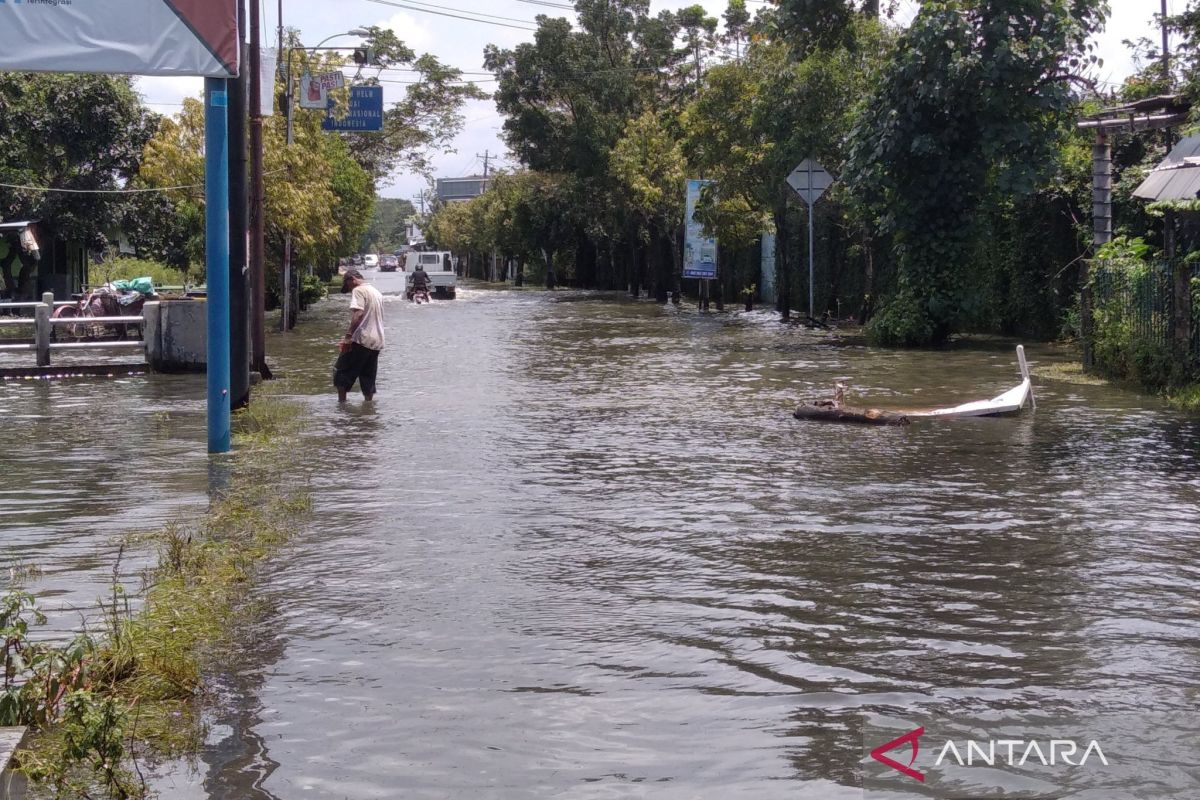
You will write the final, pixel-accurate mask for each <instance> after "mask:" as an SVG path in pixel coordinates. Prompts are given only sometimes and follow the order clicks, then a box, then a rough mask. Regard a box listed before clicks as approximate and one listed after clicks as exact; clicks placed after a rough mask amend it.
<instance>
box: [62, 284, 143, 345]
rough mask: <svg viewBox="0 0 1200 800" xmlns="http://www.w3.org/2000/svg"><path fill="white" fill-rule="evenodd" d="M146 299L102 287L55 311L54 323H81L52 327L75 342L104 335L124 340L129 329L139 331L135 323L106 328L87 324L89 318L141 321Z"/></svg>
mask: <svg viewBox="0 0 1200 800" xmlns="http://www.w3.org/2000/svg"><path fill="white" fill-rule="evenodd" d="M146 298H147V295H145V294H143V293H142V292H139V291H136V290H133V289H130V290H121V289H117V288H116V287H114V286H112V285H111V284H105V285H104V286H98V287H96V288H95V289H92V290H91V291H89V292H88V293H87V294H85V295H83V296H81V297H80V298H79V299H78V300H77V301H76V302H75V303H74V304H72V305H66V306H59V307H58V308H56V309H55V310H54V314H53V316H54V318H55V319H74V318H78V319H79V320H80V321H79V322H78V323H75V324H71V325H62V326H55V329H56V330H63V331H64V332H65V333H67V334H68V335H69V336H72V337H74V338H76V339H83V338H98V337H100V336H104V335H105V334H109V333H112V334H115V335H117V336H118V337H120V338H122V339H125V338H128V337H129V332H130V329H131V328H139V327H140V326H141V324H140V323H137V322H118V323H116V324H108V323H103V322H87V319H88V318H89V317H140V316H141V315H142V306H144V305H145V304H146Z"/></svg>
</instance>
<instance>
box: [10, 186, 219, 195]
mask: <svg viewBox="0 0 1200 800" xmlns="http://www.w3.org/2000/svg"><path fill="white" fill-rule="evenodd" d="M203 186H204V184H203V183H193V184H188V185H186V186H160V187H158V188H155V189H55V188H53V187H50V186H18V185H17V184H15V183H0V188H4V189H21V190H24V191H27V192H58V193H62V194H146V193H148V192H174V191H178V190H180V189H199V188H201V187H203Z"/></svg>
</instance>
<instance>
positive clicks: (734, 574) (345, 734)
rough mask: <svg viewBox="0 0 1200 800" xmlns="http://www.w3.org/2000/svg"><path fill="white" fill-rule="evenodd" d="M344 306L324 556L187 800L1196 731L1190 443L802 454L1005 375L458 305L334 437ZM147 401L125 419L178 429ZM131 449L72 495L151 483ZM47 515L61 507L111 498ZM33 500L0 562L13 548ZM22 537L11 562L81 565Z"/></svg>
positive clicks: (1042, 415) (998, 367)
mask: <svg viewBox="0 0 1200 800" xmlns="http://www.w3.org/2000/svg"><path fill="white" fill-rule="evenodd" d="M567 300H570V301H571V302H565V301H567ZM345 303H346V301H345V298H334V299H333V300H331V301H330V302H329V303H327V304H325V305H324V306H322V307H321V308H319V309H317V310H316V311H315V312H314V314H313V315H312V319H310V320H309V321H307V322H306V323H305V324H304V326H303V327H302V328H300V329H299V330H298V331H297V332H295V333H294V334H292V335H290V336H289V337H288V338H287V340H286V342H282V343H280V344H279V345H278V347H277V352H278V354H279V361H280V366H281V367H282V368H283V369H284V370H286V371H287V372H288V373H289V375H291V376H293V377H295V378H297V379H299V380H300V381H301V382H303V383H305V384H307V385H308V386H310V387H311V389H310V390H311V396H308V397H306V398H305V402H307V403H309V404H310V407H311V408H312V410H313V414H312V418H311V422H312V427H311V432H310V433H309V435H308V436H307V437H306V438H305V440H304V446H303V447H301V448H298V449H297V453H296V456H297V458H296V461H297V468H300V469H303V470H304V471H305V472H306V473H311V475H312V478H311V483H312V493H313V496H314V500H315V503H316V511H315V519H314V522H313V525H312V526H311V529H310V530H308V531H307V532H305V534H304V535H303V536H302V537H301V538H300V541H299V542H298V544H296V545H295V547H294V549H293V550H292V551H291V552H289V553H288V554H287V555H286V556H285V557H281V558H279V559H277V560H276V561H275V563H273V564H272V565H270V567H269V569H268V571H267V572H266V574H264V575H263V576H262V581H261V586H260V593H261V597H262V599H263V600H265V601H267V602H269V605H270V607H271V608H272V609H273V612H272V613H271V614H269V615H268V617H267V618H266V619H265V620H264V622H263V626H262V628H261V630H256V631H252V632H250V633H248V635H250V636H251V637H252V641H253V642H254V643H255V644H254V645H253V646H250V647H247V648H246V649H245V652H246V653H247V659H248V660H247V663H245V664H243V665H240V666H239V668H238V670H237V672H236V673H235V674H232V675H229V676H223V677H222V684H221V685H222V686H223V687H224V689H223V691H226V692H227V693H228V695H229V697H230V698H231V702H230V705H231V706H232V707H231V708H230V709H229V710H228V711H226V712H224V713H223V714H221V715H219V721H220V727H218V728H215V729H214V731H215V734H214V737H213V738H212V741H213V745H212V746H211V748H210V749H209V751H208V752H206V753H205V754H204V758H203V762H202V763H201V765H200V768H199V771H198V772H197V773H196V774H195V775H193V776H191V777H189V776H188V775H187V773H186V770H180V771H177V772H176V773H174V774H173V775H172V776H171V777H170V782H169V784H164V785H169V787H170V791H171V796H179V797H187V796H196V797H205V796H211V797H278V798H291V797H296V796H300V795H301V794H304V795H305V796H313V797H351V798H375V797H380V798H383V797H397V796H404V797H540V796H570V797H596V798H600V797H614V798H627V797H654V798H659V797H664V798H675V797H679V798H684V797H688V798H690V797H705V798H707V797H714V798H716V797H721V798H724V797H754V798H765V797H781V798H782V797H788V798H796V797H804V798H835V799H836V798H851V797H854V798H858V797H860V790H859V789H858V788H857V785H858V783H859V782H860V780H861V776H860V773H859V772H858V770H857V765H858V759H859V757H860V752H861V741H860V738H859V723H858V719H859V713H860V712H861V711H863V710H870V711H876V712H881V713H889V714H892V715H893V716H903V714H904V713H905V712H909V713H916V712H917V711H918V710H919V711H921V712H923V713H931V714H936V713H943V714H944V713H966V712H977V711H981V710H987V709H1033V708H1039V709H1045V710H1047V711H1058V710H1061V711H1064V712H1065V711H1068V710H1083V709H1091V710H1097V709H1102V710H1106V711H1120V710H1142V709H1157V710H1164V711H1171V710H1175V711H1179V710H1186V709H1191V708H1192V707H1194V703H1195V696H1194V687H1195V686H1196V685H1197V679H1198V678H1200V663H1198V659H1197V652H1196V648H1195V641H1196V639H1197V636H1198V635H1200V620H1198V614H1197V612H1198V608H1197V605H1196V602H1195V599H1194V587H1195V585H1196V579H1197V577H1198V576H1197V571H1198V568H1197V567H1196V566H1195V565H1194V564H1195V559H1194V553H1195V551H1196V548H1197V545H1198V544H1200V541H1198V540H1200V526H1198V525H1197V523H1196V518H1197V517H1196V505H1197V500H1198V499H1200V469H1198V465H1197V461H1196V453H1197V444H1198V443H1200V425H1198V424H1197V423H1196V422H1195V421H1190V420H1187V419H1183V418H1179V417H1176V416H1173V415H1171V414H1170V413H1168V412H1166V411H1164V410H1162V409H1160V408H1158V407H1157V406H1155V405H1153V404H1152V403H1150V402H1148V401H1144V400H1142V399H1140V398H1137V397H1135V396H1133V395H1130V394H1126V393H1122V392H1117V391H1114V390H1110V389H1106V388H1102V387H1092V386H1076V385H1068V384H1061V383H1044V384H1038V385H1037V386H1036V388H1037V391H1038V396H1039V410H1038V412H1037V413H1036V414H1033V415H1026V416H1023V417H1018V418H1011V419H977V420H961V421H948V422H941V423H938V422H932V421H930V422H921V423H917V424H914V425H911V426H909V427H907V428H899V429H897V428H888V429H868V428H859V427H853V426H848V427H843V426H825V425H815V424H807V425H806V424H803V423H798V422H796V421H794V420H792V419H791V417H790V415H789V412H790V410H791V408H792V406H793V405H794V404H795V402H796V401H797V399H799V398H802V397H807V396H814V395H821V396H824V395H827V394H828V393H829V387H831V386H832V383H833V381H834V380H835V379H836V378H840V377H843V376H851V377H852V391H855V392H859V393H862V394H863V395H865V396H867V397H869V398H870V399H871V401H872V402H873V403H876V404H883V405H890V406H892V407H904V406H919V405H940V404H951V403H957V402H961V401H964V400H969V399H976V398H978V397H981V396H982V397H990V396H993V395H995V394H997V393H999V392H1000V391H1002V390H1004V389H1006V388H1008V387H1009V386H1011V385H1013V384H1015V382H1016V379H1017V377H1016V375H1017V373H1016V365H1015V361H1014V356H1013V353H1012V349H1011V347H1010V346H1008V345H1007V344H1005V345H1003V346H997V347H995V348H990V347H989V348H973V349H956V350H950V351H946V352H939V353H897V352H891V351H876V350H872V349H869V348H866V347H863V346H861V345H855V344H847V343H844V342H839V341H837V340H835V339H831V338H829V337H828V336H826V335H824V334H819V333H814V332H809V331H806V330H804V329H798V328H786V327H782V326H780V325H779V324H778V323H776V322H774V321H773V320H772V318H771V316H770V315H768V314H760V313H750V314H744V313H731V314H727V315H716V314H713V315H700V314H698V313H696V312H695V311H694V310H690V309H682V310H679V309H675V308H670V307H668V308H661V307H659V306H657V305H654V304H647V303H633V302H623V301H621V300H619V299H618V298H615V297H613V296H599V295H589V294H580V293H575V294H566V293H560V294H556V295H554V296H547V295H542V294H538V293H516V292H507V293H505V292H472V291H463V292H461V293H460V299H459V300H457V301H453V302H440V303H433V304H431V305H428V306H421V307H413V306H411V305H409V304H407V303H405V302H404V301H403V300H402V299H400V298H398V297H395V298H392V297H389V298H388V303H387V314H388V337H389V340H388V348H387V350H386V351H385V353H384V356H383V359H382V361H381V365H380V393H379V396H378V398H377V400H376V402H375V404H374V406H373V407H364V406H363V404H362V402H361V399H357V398H352V400H351V402H350V403H349V404H348V405H347V407H345V408H341V409H339V408H338V407H337V405H336V402H335V400H334V398H333V395H332V393H331V392H330V391H329V390H328V389H327V387H326V384H327V383H328V381H329V369H330V365H331V363H332V360H333V355H334V353H333V347H332V345H333V342H334V341H335V340H336V338H337V335H338V332H339V329H340V328H341V327H342V326H343V325H344V324H345V323H344V320H345V314H346V308H345ZM1031 356H1032V358H1033V360H1034V361H1035V362H1037V361H1038V360H1039V359H1040V360H1043V361H1044V360H1046V359H1055V358H1062V357H1065V356H1059V355H1057V354H1055V353H1054V352H1053V351H1050V350H1047V349H1044V348H1037V347H1034V348H1031ZM139 380H140V381H141V382H140V383H139V384H138V387H139V388H137V389H136V393H138V394H139V396H138V397H137V399H136V400H134V399H130V400H128V401H127V402H128V403H129V404H130V406H131V407H137V408H140V407H141V406H142V405H143V404H146V403H148V402H153V401H152V400H151V399H150V398H148V397H147V395H149V394H152V393H154V392H161V391H164V390H162V389H158V388H152V387H158V386H160V384H159V379H157V378H155V379H139ZM11 391H12V390H11V389H10V388H9V387H4V388H3V389H0V392H4V393H3V394H0V403H3V404H4V407H5V410H6V412H7V411H8V409H10V408H11V409H18V408H19V409H21V411H22V413H31V414H34V415H38V414H43V415H46V414H49V413H50V412H49V410H48V407H56V406H57V405H58V404H60V403H62V402H63V396H62V392H61V391H60V390H59V389H57V388H54V387H51V389H50V390H49V391H50V392H51V393H52V394H51V396H49V397H46V398H42V399H39V398H38V397H37V396H35V395H33V394H32V393H34V392H37V391H43V392H45V391H47V390H46V389H40V390H39V389H34V388H32V387H29V388H26V387H22V388H21V390H20V391H21V392H24V393H25V394H23V395H20V396H19V397H18V396H15V395H13V394H11ZM112 391H113V393H114V396H115V397H123V396H128V395H121V394H120V393H119V392H117V391H116V390H115V389H113V390H112ZM200 395H201V393H199V392H197V393H196V395H194V396H195V397H199V396H200ZM130 397H132V396H130ZM158 402H161V403H163V404H164V405H166V406H169V407H170V408H176V407H177V406H178V405H179V404H181V403H184V401H183V400H181V399H175V400H170V399H168V398H167V397H160V398H159V400H158ZM39 403H40V404H41V405H40V406H39ZM39 407H40V408H41V409H42V410H41V411H38V410H37V409H38V408H39ZM30 409H33V410H30ZM130 413H134V412H132V411H130ZM138 413H141V412H138ZM172 413H175V412H172ZM191 413H192V416H193V417H195V414H196V413H197V412H196V411H195V409H193V410H192V412H191ZM39 440H40V439H39ZM33 441H35V440H34V439H24V440H23V442H24V443H23V445H22V447H21V448H20V458H22V459H26V460H24V461H22V462H21V463H22V467H21V470H22V474H24V475H25V476H26V477H25V482H26V483H29V482H30V481H31V480H32V478H33V476H34V475H35V474H36V470H35V468H34V467H33V464H34V463H36V461H37V459H36V453H33V452H30V451H31V450H32V447H31V445H32V443H33ZM202 442H203V428H202V423H199V422H196V420H195V419H192V429H191V430H189V433H188V436H187V437H182V438H179V437H176V438H171V437H167V438H166V439H165V444H164V443H163V442H156V443H157V444H159V445H160V446H165V447H167V448H168V449H169V450H170V452H171V455H170V458H169V459H166V458H164V463H162V464H159V465H158V466H157V467H156V469H154V470H151V469H150V468H148V467H145V466H144V465H139V466H137V467H135V468H136V469H138V470H140V473H139V474H140V476H141V478H140V481H141V485H140V488H141V489H142V494H144V495H147V496H150V497H155V498H166V497H173V498H174V499H176V500H178V499H179V498H181V497H185V496H190V497H192V498H193V499H195V498H197V497H199V496H200V494H201V493H200V492H199V491H198V490H197V489H196V488H195V484H194V481H195V479H196V478H197V476H198V475H202V474H203V473H202V470H200V471H198V470H195V469H192V468H189V467H188V466H187V465H188V461H187V459H188V458H192V457H195V453H198V452H199V450H200V449H201V448H202ZM125 444H126V445H129V449H123V448H122V444H120V443H118V442H115V441H106V444H105V445H104V446H103V447H101V448H100V449H99V451H98V452H102V453H104V454H105V457H104V458H98V459H96V462H95V463H94V464H93V467H94V468H96V469H98V468H99V466H98V465H99V464H101V463H103V464H111V463H112V462H113V460H114V454H116V455H121V454H125V455H128V454H130V452H131V451H133V452H140V451H141V450H143V449H147V448H145V447H133V446H132V445H131V444H130V443H128V442H126V443H125ZM171 448H173V449H171ZM201 458H202V457H201ZM131 460H133V461H137V460H138V459H131ZM108 469H110V470H112V469H115V467H108ZM88 474H89V475H90V474H91V473H90V472H89V473H88ZM184 474H187V475H188V476H189V477H188V478H187V479H186V481H192V482H193V483H192V484H191V486H190V489H188V491H184V490H183V487H181V486H179V482H180V481H183V480H184V479H183V478H182V477H181V476H182V475H184ZM115 477H116V476H115V475H111V474H110V476H109V477H108V478H107V481H105V482H104V484H103V485H108V481H112V480H113V479H114V478H115ZM59 478H60V480H58V481H57V483H58V484H59V485H58V486H57V488H53V489H48V490H47V491H50V492H51V494H50V495H49V496H53V497H55V498H57V497H58V494H57V493H58V492H63V493H64V495H63V497H64V499H63V500H61V501H60V500H57V499H56V501H55V502H64V503H69V502H71V498H72V497H74V496H75V495H73V494H71V493H72V491H78V492H79V493H80V494H81V495H82V494H86V493H87V492H88V491H94V490H95V487H96V486H97V485H101V482H100V479H98V478H97V479H94V480H92V479H90V478H89V480H91V482H90V483H87V482H84V481H83V479H82V476H79V475H76V476H75V480H76V481H79V482H80V483H81V485H80V488H79V489H78V490H75V489H73V488H72V486H71V485H70V484H71V483H72V482H71V481H65V482H64V481H63V480H61V475H60V476H59ZM173 481H174V482H175V483H172V482H173ZM127 488H128V487H127ZM16 491H17V492H18V493H20V494H18V495H17V497H16V498H14V499H12V500H9V499H5V500H4V501H3V504H0V509H4V510H7V509H10V508H12V509H13V514H14V515H15V516H13V517H9V518H8V519H7V520H6V522H5V523H4V524H5V525H10V524H11V520H12V519H13V518H18V519H19V515H20V513H34V512H33V510H32V509H33V507H34V506H35V503H34V496H33V495H31V494H30V490H29V489H28V486H26V485H25V484H21V486H20V488H18V489H17V490H16ZM189 492H190V494H189ZM127 497H128V495H123V496H122V497H121V498H110V503H109V505H108V506H107V507H106V508H105V512H106V514H111V513H113V512H117V513H120V512H121V511H122V509H124V508H125V506H124V505H123V500H124V499H127ZM21 503H26V504H28V508H26V510H25V511H24V512H22V511H21V508H22V506H21V505H20V504H21ZM93 513H95V512H93ZM61 516H62V515H55V519H59V518H61ZM104 518H107V516H105V517H104ZM44 522H45V520H43V523H44ZM39 529H40V528H39V527H38V526H36V525H33V524H32V523H26V527H25V528H23V529H21V530H24V533H23V534H22V535H21V536H22V537H23V538H21V541H24V542H26V547H27V548H28V549H31V550H35V551H36V550H38V548H40V547H45V548H49V549H51V550H52V551H53V549H54V548H55V547H59V548H61V547H63V546H64V545H62V544H58V543H57V542H58V541H59V539H61V538H62V537H58V538H56V537H55V536H49V535H46V536H45V538H46V539H47V541H45V542H42V543H39V542H38V541H37V539H36V536H35V531H36V530H39ZM66 538H67V539H68V541H75V542H77V543H78V534H76V535H75V537H74V538H71V537H69V536H68V537H66ZM77 549H78V552H79V553H81V554H82V553H83V552H88V551H87V548H85V547H79V548H77ZM90 552H91V553H92V557H93V558H95V559H98V560H101V561H102V560H103V549H102V548H98V547H97V546H96V545H95V543H93V546H92V549H91V550H90ZM82 568H83V567H82V566H80V565H79V564H75V565H73V566H72V567H71V569H82Z"/></svg>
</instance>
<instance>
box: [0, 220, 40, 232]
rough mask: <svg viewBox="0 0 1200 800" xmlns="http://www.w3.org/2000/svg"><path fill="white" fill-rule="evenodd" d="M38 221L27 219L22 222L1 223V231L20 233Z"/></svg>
mask: <svg viewBox="0 0 1200 800" xmlns="http://www.w3.org/2000/svg"><path fill="white" fill-rule="evenodd" d="M36 222H37V220H36V219H27V220H23V221H21V222H0V231H19V230H21V229H23V228H27V227H29V226H30V225H33V224H34V223H36Z"/></svg>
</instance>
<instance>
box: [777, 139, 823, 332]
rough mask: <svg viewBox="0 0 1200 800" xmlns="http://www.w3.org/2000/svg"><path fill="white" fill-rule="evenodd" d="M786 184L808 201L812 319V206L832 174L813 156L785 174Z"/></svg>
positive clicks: (810, 313)
mask: <svg viewBox="0 0 1200 800" xmlns="http://www.w3.org/2000/svg"><path fill="white" fill-rule="evenodd" d="M787 182H788V186H791V187H792V188H793V189H795V190H796V194H798V195H800V199H801V200H803V201H804V202H806V203H808V318H809V320H812V319H813V313H814V309H813V272H814V270H813V206H814V205H816V202H817V201H818V200H820V199H821V195H823V194H825V190H826V189H828V188H829V185H830V184H831V183H833V176H832V175H830V174H829V173H828V172H826V171H825V168H824V167H822V166H821V165H820V164H819V163H817V160H816V159H815V158H806V159H804V160H803V161H801V162H800V164H799V165H798V166H797V167H796V168H795V169H794V170H792V174H791V175H788V176H787Z"/></svg>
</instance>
